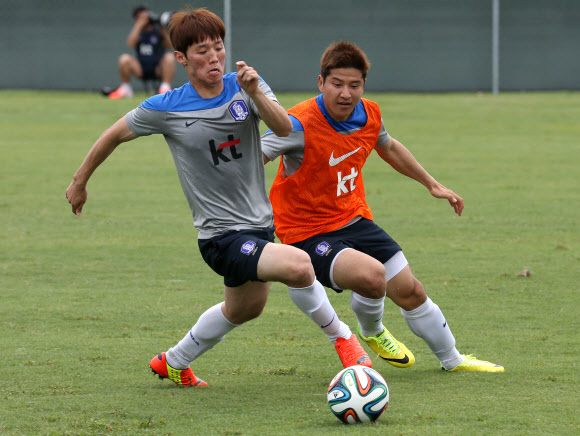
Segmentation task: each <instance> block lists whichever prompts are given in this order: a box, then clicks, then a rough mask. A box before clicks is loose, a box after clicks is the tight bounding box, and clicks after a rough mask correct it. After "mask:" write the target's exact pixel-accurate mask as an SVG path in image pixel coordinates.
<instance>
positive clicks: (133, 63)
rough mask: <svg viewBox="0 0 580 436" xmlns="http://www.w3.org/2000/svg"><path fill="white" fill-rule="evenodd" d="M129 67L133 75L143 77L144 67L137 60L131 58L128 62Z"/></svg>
mask: <svg viewBox="0 0 580 436" xmlns="http://www.w3.org/2000/svg"><path fill="white" fill-rule="evenodd" d="M128 66H129V69H130V71H131V74H133V75H134V76H136V77H139V78H141V77H143V67H142V66H141V63H140V62H139V61H138V60H137V58H135V57H133V56H131V58H130V60H129V61H128Z"/></svg>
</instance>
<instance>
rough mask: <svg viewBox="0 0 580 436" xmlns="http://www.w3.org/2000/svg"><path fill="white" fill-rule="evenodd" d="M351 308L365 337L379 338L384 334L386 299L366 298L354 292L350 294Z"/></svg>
mask: <svg viewBox="0 0 580 436" xmlns="http://www.w3.org/2000/svg"><path fill="white" fill-rule="evenodd" d="M350 307H351V308H352V310H353V312H354V314H355V315H356V319H357V320H358V323H359V325H360V331H361V333H362V334H363V336H365V337H368V336H377V335H379V334H381V333H382V332H383V312H384V310H385V297H383V298H378V299H376V298H366V297H363V296H361V295H359V294H357V293H356V292H354V291H353V292H352V293H351V294H350Z"/></svg>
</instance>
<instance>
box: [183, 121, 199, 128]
mask: <svg viewBox="0 0 580 436" xmlns="http://www.w3.org/2000/svg"><path fill="white" fill-rule="evenodd" d="M198 121H199V120H193V121H192V122H191V123H188V122H187V121H186V122H185V127H189V126H191V125H192V124H193V123H197V122H198Z"/></svg>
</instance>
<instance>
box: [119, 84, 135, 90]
mask: <svg viewBox="0 0 580 436" xmlns="http://www.w3.org/2000/svg"><path fill="white" fill-rule="evenodd" d="M120 88H123V89H124V90H125V91H129V92H133V88H132V87H131V84H130V83H121V86H120Z"/></svg>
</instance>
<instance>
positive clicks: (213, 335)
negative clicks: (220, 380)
mask: <svg viewBox="0 0 580 436" xmlns="http://www.w3.org/2000/svg"><path fill="white" fill-rule="evenodd" d="M222 304H223V302H222V303H219V304H216V305H215V306H213V307H210V308H209V309H208V310H206V311H205V312H204V313H202V314H201V316H200V317H199V319H198V320H197V322H196V323H195V325H194V326H193V327H192V328H191V330H190V331H189V332H188V333H187V334H186V335H185V337H184V338H183V339H182V340H181V341H179V343H178V344H177V345H176V346H175V347H173V348H170V349H169V351H167V353H165V358H166V360H167V363H168V364H169V365H170V366H171V367H173V368H175V369H186V368H188V367H189V365H190V364H191V362H193V361H194V360H195V359H197V358H198V357H199V356H201V355H202V354H203V353H205V352H206V351H207V350H209V349H211V348H213V347H214V346H215V345H216V344H217V343H218V342H220V341H221V340H223V339H224V337H225V335H226V334H227V333H228V332H230V331H232V330H233V329H234V328H236V327H238V326H240V325H241V324H232V323H231V322H229V321H228V319H227V318H226V317H225V316H224V314H223V312H222Z"/></svg>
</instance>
